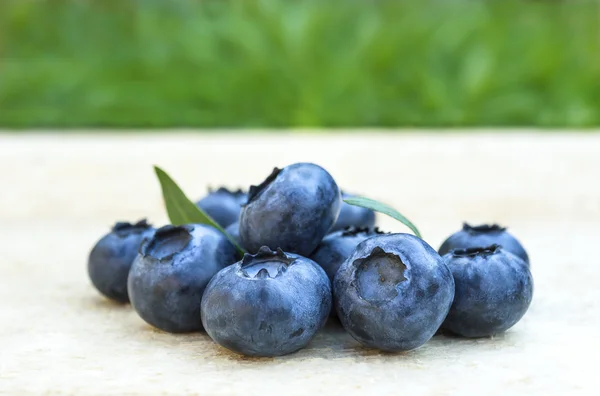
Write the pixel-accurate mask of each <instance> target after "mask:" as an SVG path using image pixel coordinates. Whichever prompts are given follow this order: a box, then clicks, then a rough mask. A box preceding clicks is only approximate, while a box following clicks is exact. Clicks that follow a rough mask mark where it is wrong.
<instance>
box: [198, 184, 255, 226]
mask: <svg viewBox="0 0 600 396" xmlns="http://www.w3.org/2000/svg"><path fill="white" fill-rule="evenodd" d="M247 199H248V195H247V194H246V193H245V192H243V191H242V190H237V191H230V190H228V189H226V188H225V187H221V188H219V189H218V190H217V191H211V190H209V192H208V195H207V196H205V197H204V198H202V199H201V200H200V201H198V202H196V205H197V206H198V207H200V209H202V210H204V211H205V212H206V213H207V214H208V215H209V216H210V217H211V218H212V219H213V220H214V221H216V222H217V224H219V225H220V226H221V227H223V228H226V227H227V226H229V225H230V224H233V223H235V222H236V221H238V219H239V217H240V212H241V210H242V205H244V204H245V203H246V201H247Z"/></svg>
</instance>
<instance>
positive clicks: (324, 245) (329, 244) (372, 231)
mask: <svg viewBox="0 0 600 396" xmlns="http://www.w3.org/2000/svg"><path fill="white" fill-rule="evenodd" d="M383 234H384V232H382V231H380V230H379V229H378V228H355V227H348V228H347V229H345V230H342V231H336V232H332V233H331V234H329V235H327V236H326V237H325V238H323V241H321V243H320V244H319V246H317V249H316V250H315V251H314V252H313V253H312V254H311V255H310V259H311V260H313V261H314V262H315V263H317V264H319V265H320V266H321V267H322V268H323V269H324V270H325V273H326V274H327V276H328V277H329V280H330V281H331V282H332V283H333V278H334V277H335V274H336V273H337V271H338V269H339V268H340V266H341V265H342V263H343V262H344V261H346V259H347V258H348V257H350V255H351V254H352V252H354V249H356V246H358V244H359V243H361V242H362V241H364V240H365V239H367V238H371V237H372V236H376V235H383Z"/></svg>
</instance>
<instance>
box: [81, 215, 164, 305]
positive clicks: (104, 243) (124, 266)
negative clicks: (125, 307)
mask: <svg viewBox="0 0 600 396" xmlns="http://www.w3.org/2000/svg"><path fill="white" fill-rule="evenodd" d="M152 234H154V228H152V226H151V225H150V224H148V223H147V222H146V220H141V221H138V222H137V223H135V224H130V223H117V224H115V226H114V227H113V228H112V230H111V232H110V233H108V234H106V235H105V236H104V237H103V238H102V239H100V241H98V243H96V245H95V246H94V248H93V249H92V251H91V252H90V256H89V259H88V274H89V276H90V279H91V281H92V283H93V284H94V286H95V287H96V289H98V291H100V293H102V294H104V295H105V296H106V297H108V298H110V299H111V300H114V301H118V302H121V303H127V302H129V296H128V295H127V275H128V274H129V268H131V263H133V260H134V259H135V257H136V256H137V254H138V250H139V249H140V244H141V242H142V240H143V239H144V238H149V237H151V236H152Z"/></svg>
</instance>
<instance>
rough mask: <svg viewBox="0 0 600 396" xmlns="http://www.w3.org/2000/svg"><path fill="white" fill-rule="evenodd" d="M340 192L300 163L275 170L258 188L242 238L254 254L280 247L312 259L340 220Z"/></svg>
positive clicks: (243, 219) (243, 218)
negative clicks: (313, 254) (324, 238)
mask: <svg viewBox="0 0 600 396" xmlns="http://www.w3.org/2000/svg"><path fill="white" fill-rule="evenodd" d="M340 204H341V196H340V191H339V188H338V186H337V184H336V183H335V180H333V178H332V177H331V175H330V174H329V173H328V172H327V171H326V170H325V169H323V168H321V167H320V166H318V165H315V164H310V163H298V164H293V165H290V166H287V167H285V168H283V169H281V170H279V169H277V168H275V170H274V171H273V172H272V173H271V175H269V177H267V179H266V180H265V181H264V182H263V183H261V184H260V185H259V186H256V187H252V188H251V191H250V194H249V200H248V203H247V204H246V205H244V207H243V208H242V213H241V215H240V226H239V232H240V238H241V241H242V245H243V246H244V247H245V248H246V249H247V250H248V251H250V252H256V251H257V250H258V249H259V248H260V247H261V246H268V247H269V248H271V249H276V248H278V247H280V248H281V249H283V250H284V251H286V252H291V253H298V254H302V255H305V256H308V255H309V254H310V253H311V252H312V251H314V250H315V248H316V247H317V245H318V244H319V242H321V240H322V239H323V237H324V236H325V235H326V234H327V232H328V231H329V229H330V228H331V226H332V225H333V224H334V223H335V220H336V218H337V216H338V215H339V211H340Z"/></svg>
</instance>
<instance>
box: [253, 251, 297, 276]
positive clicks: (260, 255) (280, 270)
mask: <svg viewBox="0 0 600 396" xmlns="http://www.w3.org/2000/svg"><path fill="white" fill-rule="evenodd" d="M295 260H296V259H295V258H294V257H289V256H288V255H287V254H285V252H284V251H283V250H281V248H277V250H271V249H270V248H269V247H267V246H263V247H261V248H260V249H258V252H257V253H256V254H249V253H246V254H244V258H243V259H242V263H241V273H242V275H243V276H245V277H246V278H256V279H266V278H275V277H277V276H279V275H281V274H284V273H285V272H286V271H287V269H288V266H289V265H290V264H292V263H293V262H294V261H295ZM261 264H262V266H261ZM267 266H268V267H270V268H271V269H272V270H273V272H274V273H275V275H274V276H273V275H271V274H270V273H269V270H268V269H267ZM259 268H260V269H259ZM256 269H258V271H257V272H254V271H253V270H256Z"/></svg>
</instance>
